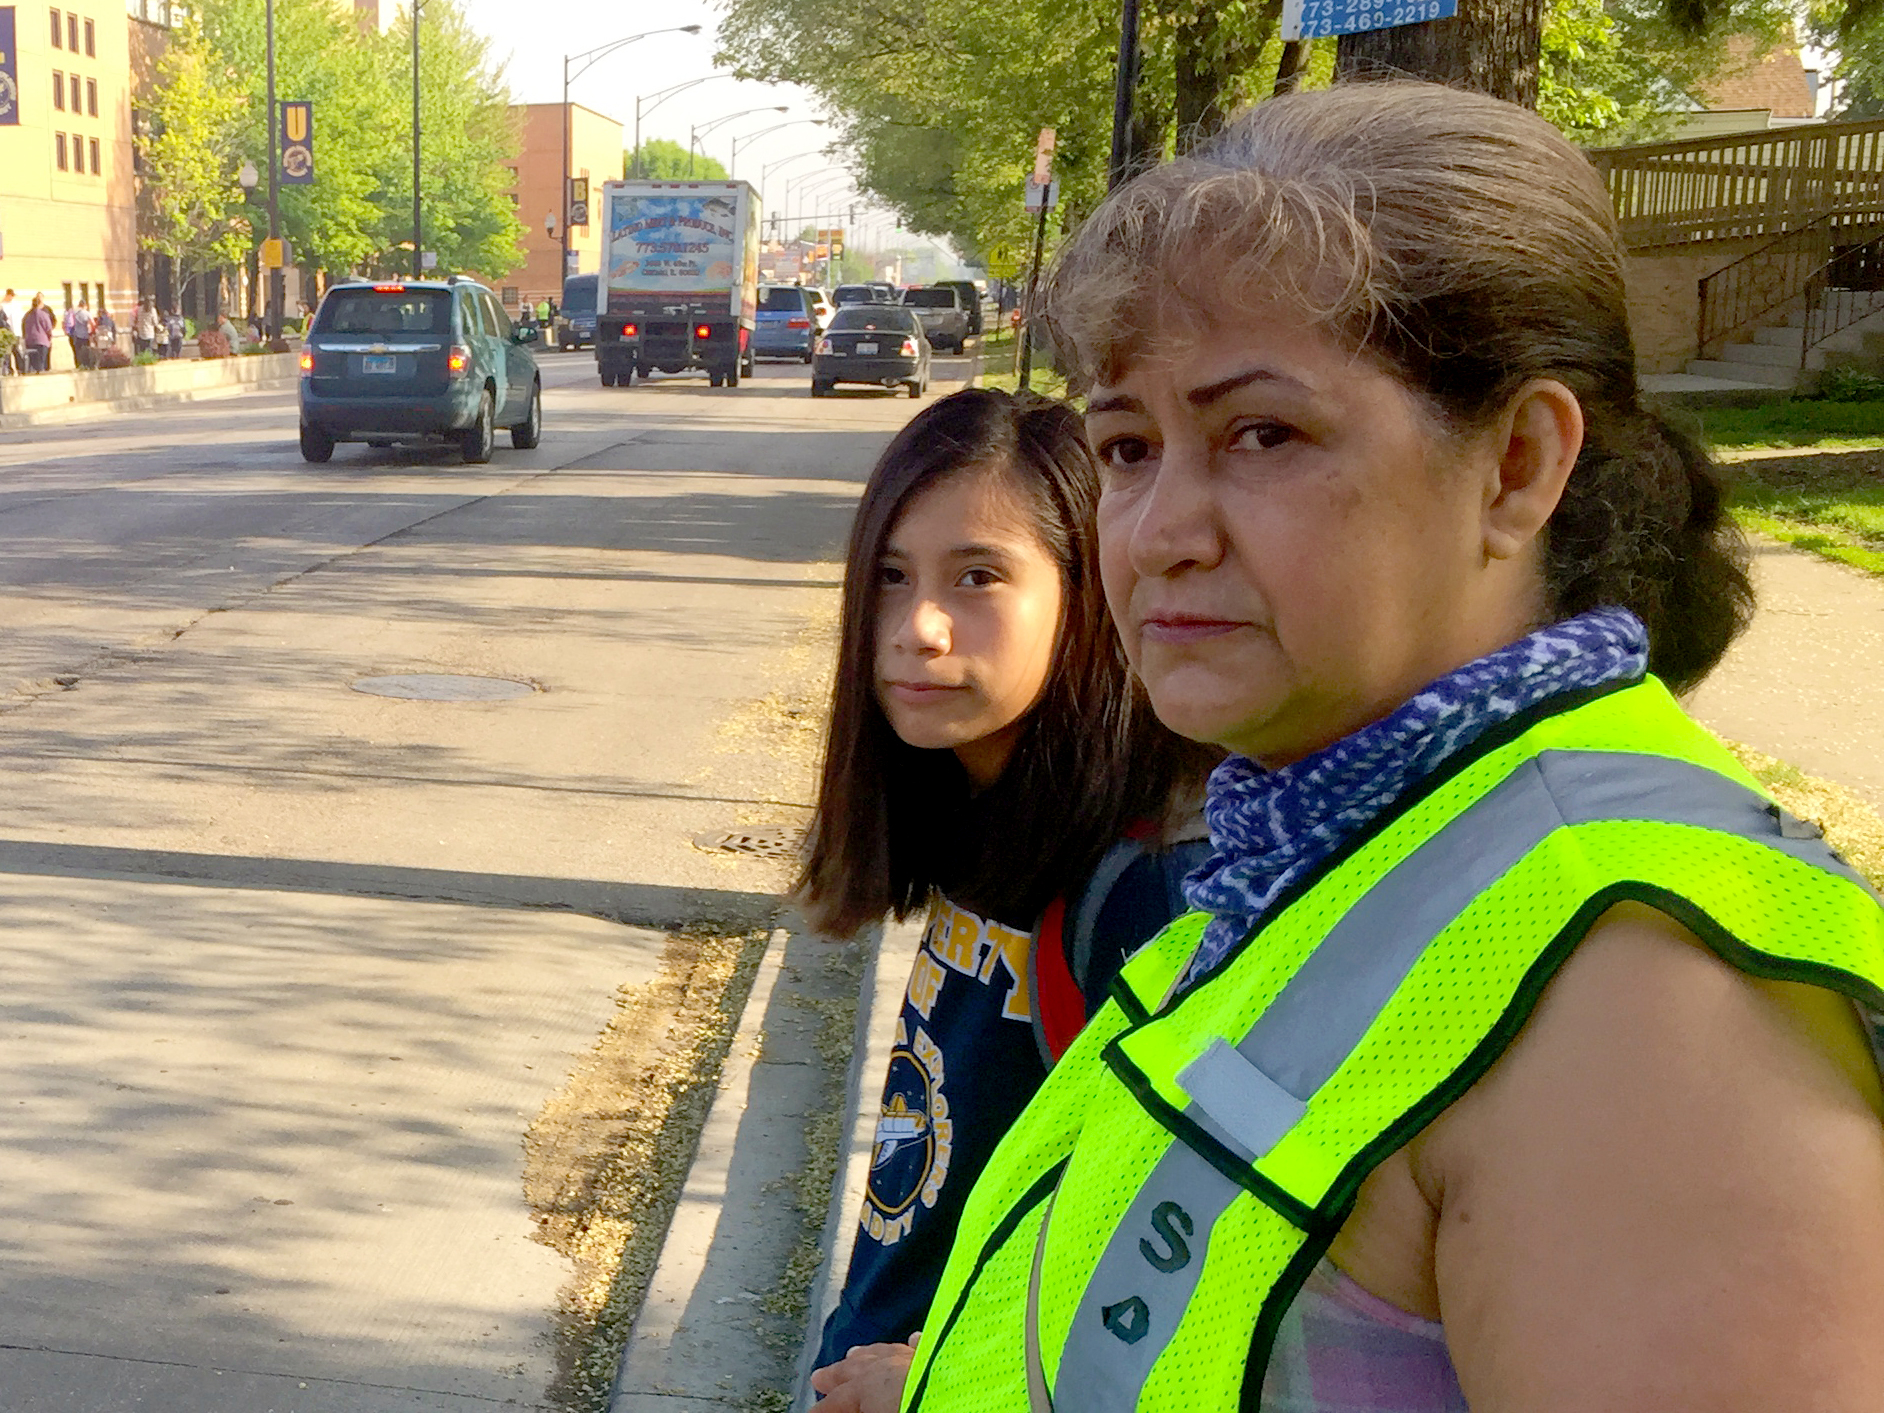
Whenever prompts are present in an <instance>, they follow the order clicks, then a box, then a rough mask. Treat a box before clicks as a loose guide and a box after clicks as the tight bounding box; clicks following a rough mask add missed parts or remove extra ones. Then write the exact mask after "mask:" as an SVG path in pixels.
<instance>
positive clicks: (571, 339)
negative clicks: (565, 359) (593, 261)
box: [556, 275, 596, 353]
mask: <svg viewBox="0 0 1884 1413" xmlns="http://www.w3.org/2000/svg"><path fill="white" fill-rule="evenodd" d="M595 285H596V277H595V276H594V275H571V276H570V277H569V278H568V279H566V280H564V281H563V309H562V321H561V323H560V324H559V325H558V326H557V331H556V346H557V347H558V348H560V349H562V350H563V352H565V353H567V352H569V351H570V350H571V349H575V348H593V347H594V346H595Z"/></svg>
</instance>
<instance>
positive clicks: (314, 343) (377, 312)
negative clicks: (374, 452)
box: [301, 275, 543, 462]
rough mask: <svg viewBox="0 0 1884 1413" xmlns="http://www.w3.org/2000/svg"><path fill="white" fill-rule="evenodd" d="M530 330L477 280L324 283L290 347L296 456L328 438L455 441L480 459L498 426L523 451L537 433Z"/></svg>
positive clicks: (327, 444)
mask: <svg viewBox="0 0 1884 1413" xmlns="http://www.w3.org/2000/svg"><path fill="white" fill-rule="evenodd" d="M537 338H538V332H537V330H536V329H534V328H526V327H521V326H517V325H513V324H512V323H511V322H510V319H509V316H507V315H506V314H505V313H504V310H503V306H502V305H500V304H499V303H498V302H497V299H496V297H495V296H494V295H493V294H492V293H491V292H490V291H489V290H488V289H486V288H485V287H484V286H483V285H481V284H478V283H476V282H475V281H473V280H468V279H464V278H462V277H460V276H456V275H454V276H453V277H452V278H451V279H449V280H439V281H431V280H413V281H404V282H398V281H394V282H384V283H380V284H367V283H358V284H344V285H335V286H334V287H333V288H331V289H329V290H328V291H327V294H326V295H325V297H323V298H322V300H321V307H320V310H319V311H318V312H317V313H316V314H315V315H314V323H313V326H312V327H311V328H310V329H309V331H308V336H307V345H306V347H305V348H304V349H303V350H302V353H301V455H302V456H304V457H306V458H307V459H308V460H309V461H326V460H327V459H328V458H330V457H331V456H332V455H333V454H334V444H335V443H336V442H365V443H367V445H369V446H391V445H393V444H394V443H395V442H440V441H444V442H455V443H457V444H458V445H459V446H460V447H461V448H462V449H463V451H464V459H465V460H466V461H472V462H479V461H489V460H490V459H491V449H492V447H493V446H494V445H495V443H496V439H497V429H498V428H499V427H508V428H509V429H510V444H511V445H512V446H514V447H518V448H521V449H528V448H530V447H533V446H535V445H536V444H537V440H538V438H539V437H541V435H542V432H543V382H542V379H541V378H540V377H539V376H538V375H537V368H536V356H535V355H534V354H533V353H532V352H531V351H530V345H531V344H534V343H535V342H536V341H537Z"/></svg>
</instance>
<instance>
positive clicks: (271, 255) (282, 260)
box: [259, 236, 288, 270]
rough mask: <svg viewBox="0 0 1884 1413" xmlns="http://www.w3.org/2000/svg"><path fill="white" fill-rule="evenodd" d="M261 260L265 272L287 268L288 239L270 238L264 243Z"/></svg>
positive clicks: (281, 237)
mask: <svg viewBox="0 0 1884 1413" xmlns="http://www.w3.org/2000/svg"><path fill="white" fill-rule="evenodd" d="M259 258H260V260H261V265H262V268H263V269H264V270H280V269H284V268H286V266H287V264H288V238H287V237H286V236H269V237H268V238H267V239H266V240H264V241H263V242H262V250H261V255H260V257H259Z"/></svg>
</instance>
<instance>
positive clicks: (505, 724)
mask: <svg viewBox="0 0 1884 1413" xmlns="http://www.w3.org/2000/svg"><path fill="white" fill-rule="evenodd" d="M543 366H544V369H545V383H546V388H547V393H546V398H545V435H544V439H543V442H542V445H541V446H540V447H539V448H538V449H536V450H534V451H531V452H517V451H514V450H511V449H509V448H508V447H507V446H506V445H505V444H504V439H501V438H500V444H499V451H498V453H497V456H496V458H495V459H494V460H493V461H492V463H491V464H489V465H488V466H483V467H467V466H464V465H462V464H459V463H458V462H457V461H456V459H455V457H453V456H451V455H449V454H446V453H444V452H438V453H430V452H423V453H413V452H394V451H372V450H369V449H366V448H364V447H343V448H341V450H340V451H339V452H338V453H337V454H336V456H335V458H334V460H333V462H332V463H331V464H329V465H327V466H318V467H316V466H308V465H306V464H304V463H303V462H302V461H301V459H300V456H299V454H298V452H297V449H296V445H295V419H294V407H293V399H292V397H291V396H290V395H285V394H250V395H245V396H242V397H238V398H232V399H228V400H225V401H220V402H214V403H204V404H197V405H194V406H186V407H180V408H174V409H167V410H164V411H160V412H153V413H147V414H136V415H128V416H123V417H120V418H118V419H116V420H113V421H109V422H103V423H92V424H83V425H76V426H70V427H59V428H46V429H39V430H35V431H32V432H20V433H7V434H0V714H3V715H4V721H0V926H3V927H4V935H5V937H6V951H5V956H6V963H7V964H6V968H5V970H6V976H7V986H6V988H5V993H4V996H3V997H0V1070H4V1072H5V1073H6V1074H7V1075H8V1077H9V1079H10V1081H11V1082H10V1084H9V1085H8V1090H9V1091H10V1092H9V1093H8V1094H7V1095H6V1096H5V1098H4V1099H0V1154H4V1155H5V1157H4V1164H5V1171H6V1181H5V1182H4V1183H0V1331H3V1332H4V1333H0V1407H5V1408H7V1409H8V1410H13V1411H14V1413H23V1411H24V1410H55V1409H56V1410H75V1413H76V1410H87V1413H101V1411H102V1410H112V1409H138V1410H177V1413H182V1411H183V1410H191V1413H212V1411H213V1410H224V1409H227V1410H232V1413H233V1410H238V1409H239V1410H242V1411H243V1413H261V1410H266V1409H280V1410H289V1409H293V1410H340V1409H345V1410H359V1411H360V1413H366V1411H367V1410H372V1413H378V1410H391V1409H402V1410H403V1409H426V1410H432V1409H439V1410H446V1409H451V1410H456V1409H470V1408H477V1407H486V1406H489V1405H490V1404H492V1403H494V1402H495V1403H517V1404H521V1405H523V1406H535V1405H536V1404H537V1403H538V1402H539V1400H540V1397H541V1394H542V1390H543V1388H544V1386H545V1383H546V1381H547V1379H548V1377H549V1372H550V1365H551V1356H552V1350H551V1347H550V1344H549V1333H550V1317H551V1312H552V1309H553V1305H554V1300H555V1294H556V1291H557V1289H558V1287H559V1285H560V1284H561V1283H562V1282H563V1280H564V1279H565V1278H566V1274H567V1273H566V1270H565V1268H564V1266H563V1263H562V1260H561V1258H560V1257H558V1256H556V1255H555V1254H554V1253H553V1252H551V1251H549V1250H548V1249H547V1248H545V1247H543V1246H540V1245H538V1244H536V1243H535V1242H533V1241H532V1239H531V1227H530V1222H529V1213H528V1211H527V1210H526V1208H525V1206H524V1202H523V1198H522V1191H521V1167H522V1162H523V1154H522V1149H521V1139H522V1134H523V1131H524V1128H525V1126H526V1125H527V1123H528V1122H529V1120H530V1118H531V1117H532V1116H533V1115H534V1114H535V1113H536V1112H537V1111H538V1109H539V1108H540V1107H541V1105H542V1104H543V1102H544V1100H545V1099H546V1098H547V1097H548V1096H549V1094H550V1093H551V1092H552V1091H553V1090H555V1088H556V1087H557V1086H558V1085H559V1084H560V1083H561V1082H562V1080H563V1078H564V1077H565V1076H566V1075H567V1074H568V1072H569V1071H570V1069H571V1067H572V1066H573V1065H574V1064H575V1063H576V1061H577V1059H578V1057H579V1056H580V1055H582V1054H583V1053H584V1052H585V1051H586V1050H587V1048H588V1047H589V1045H590V1044H591V1042H592V1041H593V1039H594V1038H595V1036H596V1034H597V1033H598V1032H599V1031H600V1029H601V1028H602V1026H603V1025H604V1024H605V1022H606V1021H607V1019H608V1018H609V1016H610V1014H611V1008H612V1004H613V997H614V994H615V992H616V989H617V988H618V987H620V986H622V985H624V984H633V983H635V982H637V981H640V980H645V979H647V978H648V977H649V976H650V975H651V974H652V971H653V968H654V967H655V966H656V964H657V962H658V959H659V954H660V948H661V944H662V941H663V937H664V933H665V930H666V929H669V928H671V927H674V926H677V925H681V924H687V923H697V922H701V921H708V922H716V923H720V924H723V925H726V926H729V927H730V926H750V925H753V924H755V923H757V922H760V921H763V920H764V919H765V918H766V917H768V916H769V915H770V912H771V910H772V907H773V902H774V890H776V888H777V886H778V885H779V883H780V881H781V880H780V878H779V875H778V870H777V866H776V865H773V864H768V863H765V862H763V861H757V860H753V859H749V858H740V857H733V856H727V855H713V854H708V853H705V852H702V851H700V850H699V849H696V848H695V847H694V846H693V845H692V843H691V842H690V841H691V840H692V838H693V836H695V835H696V834H699V833H701V832H704V831H710V830H713V829H716V828H726V827H739V826H751V825H766V824H782V825H790V824H792V823H795V822H797V821H800V820H802V819H803V817H804V813H805V805H806V796H807V790H808V780H807V763H808V760H809V753H808V749H807V741H808V740H809V739H812V737H810V736H808V734H807V733H811V732H813V731H814V729H815V728H814V727H813V725H812V723H813V721H814V719H815V710H814V709H809V710H808V707H811V706H814V703H813V699H812V698H811V697H810V696H809V695H808V694H809V693H811V692H812V691H814V689H815V683H816V677H817V673H818V671H819V669H820V667H821V665H822V663H823V661H824V657H825V654H824V651H823V644H824V642H825V636H824V635H825V634H826V633H827V632H828V622H829V618H830V615H831V612H832V609H833V606H834V601H835V592H834V591H835V588H836V584H837V574H838V567H837V565H836V563H835V562H834V560H835V558H836V556H837V554H838V552H839V549H840V546H841V542H842V537H843V534H844V532H845V529H846V527H847V524H848V519H849V515H850V512H851V509H852V506H853V504H854V500H855V495H856V492H857V488H858V485H859V484H860V482H861V479H862V477H863V475H864V474H865V472H866V471H867V470H868V467H869V465H870V462H871V460H872V459H873V458H874V456H875V455H876V453H877V451H878V450H879V449H880V448H881V446H882V445H883V443H884V442H885V441H886V440H887V439H888V437H889V436H890V435H891V434H892V433H893V432H894V430H895V429H896V428H897V427H899V426H900V425H901V424H902V422H903V421H904V420H905V419H906V418H907V417H908V416H909V415H910V414H911V413H912V412H913V411H914V410H915V409H916V406H917V404H915V403H912V402H910V401H908V400H907V399H904V398H893V397H890V396H888V395H886V394H876V393H871V392H867V391H865V392H857V393H846V394H843V395H840V396H839V397H837V398H835V399H831V400H828V401H818V402H813V401H812V400H811V399H810V397H809V386H808V377H807V374H808V370H807V369H805V368H803V367H802V366H800V365H766V366H764V367H763V368H762V371H761V374H760V376H759V377H758V378H757V379H756V380H751V381H748V383H747V384H746V386H744V387H742V388H740V389H738V390H725V391H709V390H708V389H707V388H706V386H705V383H704V380H703V379H698V378H693V379H661V380H657V381H656V382H655V383H654V384H651V385H637V386H636V387H634V388H631V389H604V388H602V387H600V386H599V383H598V382H597V380H596V379H595V377H594V372H593V364H592V362H591V361H590V359H589V357H588V356H587V355H583V354H573V355H558V354H547V355H545V356H544V359H543ZM965 372H966V366H965V364H963V363H961V362H959V361H952V360H942V361H939V363H938V368H937V373H938V377H937V384H936V390H937V391H938V392H940V391H944V390H946V389H947V387H948V386H950V383H948V382H947V381H945V377H946V375H948V374H953V375H954V376H955V378H957V379H959V378H960V377H961V376H962V375H963V374H965ZM412 673H430V674H462V675H468V676H472V677H480V678H497V679H503V680H505V681H510V682H517V683H523V684H527V686H528V687H529V689H530V690H528V691H527V693H526V694H524V695H522V696H519V697H516V698H513V699H510V700H502V701H474V702H464V701H452V702H438V701H411V700H396V699H388V698H385V697H380V696H373V695H367V694H364V693H362V692H360V691H358V690H355V685H354V684H356V683H358V682H360V681H361V680H362V679H364V678H368V677H372V676H375V675H385V674H412Z"/></svg>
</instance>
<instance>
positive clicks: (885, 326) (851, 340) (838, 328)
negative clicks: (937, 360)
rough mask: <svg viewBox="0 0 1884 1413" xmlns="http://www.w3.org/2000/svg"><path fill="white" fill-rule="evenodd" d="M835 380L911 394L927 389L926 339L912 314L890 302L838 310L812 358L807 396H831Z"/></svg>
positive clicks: (915, 394)
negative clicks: (898, 389) (905, 391)
mask: <svg viewBox="0 0 1884 1413" xmlns="http://www.w3.org/2000/svg"><path fill="white" fill-rule="evenodd" d="M839 383H872V384H875V385H876V386H878V387H884V388H894V387H896V386H897V385H898V384H901V385H902V386H903V387H905V388H907V389H908V390H909V395H910V396H911V397H921V396H922V395H923V394H924V393H925V392H927V391H928V390H929V340H928V339H926V338H924V337H923V333H922V324H921V323H920V322H918V320H917V318H916V315H915V313H914V312H913V311H912V310H908V309H899V308H897V307H895V306H893V305H888V304H853V305H849V306H846V307H845V308H842V309H839V310H838V311H837V314H836V316H835V317H834V318H832V320H831V327H830V328H829V329H827V330H826V331H825V334H824V337H823V338H821V339H819V340H818V348H817V353H816V354H815V356H814V357H813V358H812V361H811V395H812V396H813V397H826V396H829V394H830V392H831V389H832V388H834V387H836V386H837V385H838V384H839Z"/></svg>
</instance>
